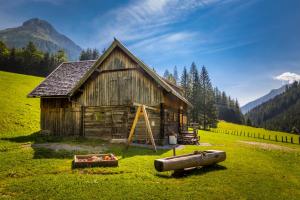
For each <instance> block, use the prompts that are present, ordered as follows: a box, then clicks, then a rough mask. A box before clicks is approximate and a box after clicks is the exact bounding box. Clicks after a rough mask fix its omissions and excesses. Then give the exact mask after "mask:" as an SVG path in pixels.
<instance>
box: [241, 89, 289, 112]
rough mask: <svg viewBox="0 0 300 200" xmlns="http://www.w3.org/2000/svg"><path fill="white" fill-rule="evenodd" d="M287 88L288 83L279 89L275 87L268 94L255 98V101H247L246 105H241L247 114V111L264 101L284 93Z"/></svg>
mask: <svg viewBox="0 0 300 200" xmlns="http://www.w3.org/2000/svg"><path fill="white" fill-rule="evenodd" d="M285 89H286V85H284V86H282V87H280V88H278V89H273V90H271V91H270V92H269V93H268V94H266V95H264V96H262V97H260V98H258V99H256V100H254V101H251V102H249V103H247V104H246V105H244V106H242V107H241V111H242V113H243V114H245V113H247V112H249V111H250V110H252V109H253V108H255V107H257V106H259V105H261V104H262V103H264V102H267V101H269V100H270V99H273V98H274V97H276V96H277V95H279V94H282V93H283V92H284V91H285Z"/></svg>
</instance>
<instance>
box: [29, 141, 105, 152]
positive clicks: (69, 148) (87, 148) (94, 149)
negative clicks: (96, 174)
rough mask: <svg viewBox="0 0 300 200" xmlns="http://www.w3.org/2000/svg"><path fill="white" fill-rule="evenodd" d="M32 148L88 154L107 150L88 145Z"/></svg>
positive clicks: (57, 144) (35, 146) (46, 144)
mask: <svg viewBox="0 0 300 200" xmlns="http://www.w3.org/2000/svg"><path fill="white" fill-rule="evenodd" d="M31 146H32V147H33V148H46V149H52V150H55V151H59V150H66V151H87V152H89V153H101V152H105V151H106V150H107V148H106V147H105V146H95V147H93V146H88V145H70V144H63V143H43V144H32V145H31Z"/></svg>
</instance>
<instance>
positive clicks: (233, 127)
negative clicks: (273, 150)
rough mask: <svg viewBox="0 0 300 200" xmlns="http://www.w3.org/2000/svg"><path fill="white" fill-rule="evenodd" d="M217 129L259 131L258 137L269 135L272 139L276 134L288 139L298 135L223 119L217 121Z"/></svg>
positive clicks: (256, 132)
mask: <svg viewBox="0 0 300 200" xmlns="http://www.w3.org/2000/svg"><path fill="white" fill-rule="evenodd" d="M218 129H221V130H227V131H229V132H231V131H238V132H239V133H240V132H241V131H242V132H245V133H246V134H247V133H251V134H254V133H255V134H256V136H257V135H258V133H259V134H260V137H262V136H263V135H265V137H266V138H267V137H268V136H269V135H270V136H271V138H272V139H273V140H274V137H275V135H277V136H278V138H281V136H283V137H285V136H287V137H288V138H289V139H290V137H294V138H295V139H296V138H297V137H298V135H296V134H291V133H285V132H280V131H270V130H266V129H263V128H255V127H250V126H245V125H237V124H232V123H228V122H224V121H221V122H219V123H218V127H217V130H218Z"/></svg>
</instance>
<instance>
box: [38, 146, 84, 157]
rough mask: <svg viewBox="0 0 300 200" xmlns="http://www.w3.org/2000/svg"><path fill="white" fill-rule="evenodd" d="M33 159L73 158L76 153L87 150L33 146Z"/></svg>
mask: <svg viewBox="0 0 300 200" xmlns="http://www.w3.org/2000/svg"><path fill="white" fill-rule="evenodd" d="M33 149H34V154H33V159H53V158H55V159H72V158H73V157H74V155H75V154H83V153H86V152H77V151H67V150H53V149H47V148H33Z"/></svg>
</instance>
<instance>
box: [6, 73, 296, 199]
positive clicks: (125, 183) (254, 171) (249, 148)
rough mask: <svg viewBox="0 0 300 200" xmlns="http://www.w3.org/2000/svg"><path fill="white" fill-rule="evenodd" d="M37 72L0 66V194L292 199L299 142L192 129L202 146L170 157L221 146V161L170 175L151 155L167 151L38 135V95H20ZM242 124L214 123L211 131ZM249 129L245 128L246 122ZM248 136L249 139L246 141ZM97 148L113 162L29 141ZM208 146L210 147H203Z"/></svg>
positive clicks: (22, 196)
mask: <svg viewBox="0 0 300 200" xmlns="http://www.w3.org/2000/svg"><path fill="white" fill-rule="evenodd" d="M42 80H43V79H42V78H38V77H34V76H27V75H20V74H13V73H7V72H1V71H0V110H1V112H0V160H1V164H0V199H49V197H51V199H99V198H101V199H145V198H149V199H199V197H201V199H204V200H206V199H207V200H208V199H209V200H213V199H279V200H280V199H282V200H283V199H289V200H298V199H299V198H300V191H299V187H300V179H299V175H300V167H299V166H300V159H299V152H300V145H299V144H287V143H275V142H270V141H264V143H261V140H257V139H255V138H245V137H239V136H235V135H227V134H219V133H214V132H209V131H199V135H200V137H201V143H202V144H203V145H202V146H190V145H186V146H184V147H182V148H179V149H177V150H176V153H177V155H181V154H187V153H191V152H193V151H195V150H208V149H219V150H224V151H226V154H227V159H226V161H224V162H222V163H219V164H218V165H215V166H212V167H204V168H201V169H197V170H192V171H190V172H187V173H186V175H185V176H183V177H176V176H173V175H172V172H162V173H158V172H156V171H155V169H154V166H153V161H154V160H155V159H157V158H163V157H168V156H171V155H172V150H166V149H163V150H158V152H153V151H152V150H149V149H145V148H137V147H130V148H129V149H125V147H124V146H122V145H106V146H105V145H104V144H103V143H100V142H99V141H98V140H95V139H91V140H88V139H82V138H58V139H57V138H51V137H49V138H48V137H46V136H40V135H39V134H38V133H36V132H37V131H38V130H39V99H33V98H26V95H27V94H28V92H30V91H31V90H32V89H33V88H34V87H35V86H36V85H37V84H38V83H39V82H40V81H42ZM244 128H245V129H247V128H249V127H246V126H239V125H235V124H229V123H226V122H221V123H220V124H219V125H218V129H230V130H239V131H240V130H243V129H244ZM251 129H252V128H251ZM246 140H249V141H246ZM45 142H48V143H46V144H51V143H49V142H52V143H53V142H55V143H54V144H62V145H66V144H68V145H79V144H85V145H90V146H97V147H102V148H103V147H105V148H106V149H105V152H111V153H114V154H115V155H116V156H117V157H118V159H119V167H115V168H110V167H106V168H101V167H99V168H85V169H75V170H74V169H72V168H71V164H72V160H73V155H74V154H79V153H86V152H78V151H67V150H57V151H55V150H51V149H45V148H38V147H36V146H33V145H37V143H38V144H43V143H45ZM207 145H211V146H207Z"/></svg>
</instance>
